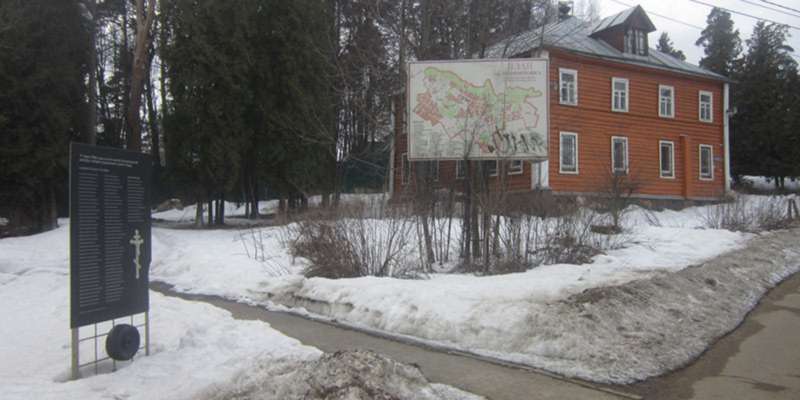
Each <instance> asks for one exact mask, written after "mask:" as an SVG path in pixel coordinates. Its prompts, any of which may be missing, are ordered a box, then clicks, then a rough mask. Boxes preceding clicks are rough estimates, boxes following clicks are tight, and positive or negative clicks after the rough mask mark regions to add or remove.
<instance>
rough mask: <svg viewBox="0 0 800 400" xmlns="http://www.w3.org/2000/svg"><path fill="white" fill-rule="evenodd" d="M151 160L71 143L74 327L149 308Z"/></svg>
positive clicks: (71, 277) (107, 148)
mask: <svg viewBox="0 0 800 400" xmlns="http://www.w3.org/2000/svg"><path fill="white" fill-rule="evenodd" d="M150 163H151V161H150V157H149V156H148V155H146V154H142V153H136V152H131V151H125V150H120V149H115V148H109V147H98V146H89V145H85V144H79V143H73V144H72V147H71V148H70V182H69V191H70V193H69V196H70V203H69V204H70V302H71V306H70V308H71V322H70V324H71V327H72V328H77V327H80V326H84V325H89V324H93V323H97V322H101V321H106V320H109V319H113V318H118V317H122V316H126V315H131V314H137V313H141V312H145V311H147V309H148V306H149V299H148V287H147V285H148V272H149V267H150V251H151V249H150V206H149V198H150V169H151V164H150Z"/></svg>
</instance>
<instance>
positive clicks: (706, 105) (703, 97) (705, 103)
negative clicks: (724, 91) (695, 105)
mask: <svg viewBox="0 0 800 400" xmlns="http://www.w3.org/2000/svg"><path fill="white" fill-rule="evenodd" d="M699 101H700V106H699V107H700V111H699V114H700V121H703V122H714V116H713V114H712V110H713V109H714V95H713V94H712V93H711V92H706V91H704V90H701V91H700V95H699Z"/></svg>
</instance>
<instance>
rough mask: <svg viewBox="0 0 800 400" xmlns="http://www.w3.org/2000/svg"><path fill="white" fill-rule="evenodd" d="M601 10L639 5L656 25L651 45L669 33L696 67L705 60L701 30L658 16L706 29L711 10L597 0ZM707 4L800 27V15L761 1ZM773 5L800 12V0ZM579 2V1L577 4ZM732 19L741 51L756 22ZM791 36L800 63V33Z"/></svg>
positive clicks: (682, 1) (644, 0)
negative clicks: (702, 59)
mask: <svg viewBox="0 0 800 400" xmlns="http://www.w3.org/2000/svg"><path fill="white" fill-rule="evenodd" d="M596 1H597V4H598V6H599V8H600V16H601V17H607V16H609V15H613V14H616V13H618V12H620V11H622V10H625V9H627V8H628V7H627V6H625V5H623V4H620V3H625V4H629V5H632V6H635V5H637V4H639V5H641V6H642V8H644V10H645V11H646V12H647V14H648V15H649V16H650V20H652V21H653V24H654V25H655V26H656V29H657V30H656V32H653V33H652V34H650V45H651V46H652V47H656V43H657V42H656V41H657V40H658V37H659V36H660V35H661V32H667V33H668V34H669V36H670V38H671V39H672V42H673V43H674V45H675V47H676V48H677V49H679V50H683V53H684V54H686V61H689V62H691V63H693V64H697V62H698V61H699V60H700V58H701V57H703V48H702V47H699V46H695V45H694V42H695V41H696V40H697V39H698V38H699V37H700V32H701V29H697V28H692V27H689V26H686V25H683V24H680V23H677V22H673V21H670V20H667V19H664V18H662V17H659V16H657V15H654V14H653V13H655V14H660V15H664V16H667V17H670V18H673V19H677V20H680V21H683V22H686V23H687V24H691V25H696V26H698V27H703V28H705V26H706V17H707V16H708V14H709V13H710V12H711V7H709V6H705V5H702V4H697V3H694V2H692V1H690V0H638V1H635V0H619V1H615V0H596ZM700 1H702V2H704V3H708V4H713V5H715V6H718V7H722V8H727V9H729V10H733V11H739V12H742V13H745V14H750V15H753V16H757V17H760V18H766V19H770V20H773V21H777V22H781V23H785V24H789V25H794V26H796V27H800V12H792V11H789V10H785V9H782V8H779V7H777V6H774V5H771V4H768V3H765V2H763V1H761V0H700ZM769 1H770V2H772V3H776V4H780V5H784V6H786V7H790V8H794V9H797V10H800V0H769ZM576 3H577V2H576ZM752 3H756V4H761V5H764V6H767V7H770V8H773V9H778V10H783V11H786V12H787V13H790V14H792V13H793V14H795V15H797V16H790V15H786V14H783V13H780V12H776V11H770V10H768V9H766V8H763V7H759V6H757V5H754V4H752ZM731 17H733V23H734V27H735V28H736V29H738V30H739V37H740V38H741V39H742V48H743V50H746V48H747V45H746V43H745V40H747V39H749V38H750V35H752V33H753V27H754V26H755V24H756V22H758V21H757V20H756V19H753V18H749V17H745V16H742V15H736V14H734V13H731ZM789 34H790V35H791V37H790V38H789V40H788V43H789V45H790V46H792V47H793V48H794V49H795V53H794V54H795V59H796V60H798V62H800V59H798V58H800V30H798V29H793V28H789Z"/></svg>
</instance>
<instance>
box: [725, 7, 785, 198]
mask: <svg viewBox="0 0 800 400" xmlns="http://www.w3.org/2000/svg"><path fill="white" fill-rule="evenodd" d="M787 30H788V28H787V27H786V26H784V25H777V24H765V23H764V22H759V23H757V24H756V26H755V28H754V29H753V35H752V36H751V37H750V39H748V40H747V45H748V52H747V54H746V55H745V57H744V60H743V63H742V69H741V72H740V73H738V74H737V76H736V78H737V80H739V82H740V84H739V85H738V88H737V91H736V95H735V96H734V99H735V101H736V106H737V108H738V111H739V112H738V114H737V115H736V117H735V121H734V129H735V131H734V134H733V158H732V161H733V166H734V172H735V173H736V174H748V175H762V176H768V177H773V178H775V179H776V181H777V182H778V185H779V186H781V185H782V182H783V177H785V176H789V175H791V174H792V173H793V172H794V171H795V170H796V160H795V159H793V157H794V154H793V150H792V149H793V147H792V145H793V143H795V142H794V141H795V140H796V133H795V131H794V129H796V127H797V119H796V114H797V108H796V107H797V92H796V90H797V82H796V81H794V80H795V79H796V75H797V62H796V61H794V60H793V59H792V57H791V56H790V55H789V53H790V52H791V51H792V49H791V47H789V46H787V45H786V38H787V34H788V32H787Z"/></svg>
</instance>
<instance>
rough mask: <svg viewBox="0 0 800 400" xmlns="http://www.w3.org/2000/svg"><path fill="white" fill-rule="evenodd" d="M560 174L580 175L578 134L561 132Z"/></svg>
mask: <svg viewBox="0 0 800 400" xmlns="http://www.w3.org/2000/svg"><path fill="white" fill-rule="evenodd" d="M559 136H560V137H559V149H560V150H559V153H560V156H559V162H558V172H559V173H562V174H577V173H578V134H577V133H572V132H561V134H560V135H559Z"/></svg>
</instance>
